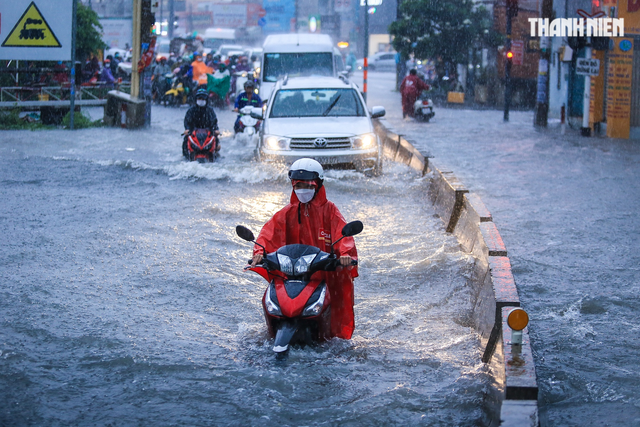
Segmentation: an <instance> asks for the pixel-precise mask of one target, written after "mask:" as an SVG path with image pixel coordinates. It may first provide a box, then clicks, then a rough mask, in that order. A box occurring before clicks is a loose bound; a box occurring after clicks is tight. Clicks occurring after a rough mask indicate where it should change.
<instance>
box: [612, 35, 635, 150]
mask: <svg viewBox="0 0 640 427" xmlns="http://www.w3.org/2000/svg"><path fill="white" fill-rule="evenodd" d="M632 47H633V39H617V40H616V41H615V43H614V49H613V51H612V52H610V54H609V70H608V72H607V73H608V74H607V136H608V137H611V138H627V139H628V138H629V131H630V126H631V75H632V72H633V49H632Z"/></svg>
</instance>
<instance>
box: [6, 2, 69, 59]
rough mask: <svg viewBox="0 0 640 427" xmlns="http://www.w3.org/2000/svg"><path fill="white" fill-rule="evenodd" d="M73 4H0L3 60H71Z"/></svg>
mask: <svg viewBox="0 0 640 427" xmlns="http://www.w3.org/2000/svg"><path fill="white" fill-rule="evenodd" d="M72 11H73V3H72V0H12V1H3V2H2V3H1V4H0V59H16V60H41V61H68V60H70V59H71V18H72Z"/></svg>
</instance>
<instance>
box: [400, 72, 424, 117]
mask: <svg viewBox="0 0 640 427" xmlns="http://www.w3.org/2000/svg"><path fill="white" fill-rule="evenodd" d="M429 88H430V86H429V85H428V84H426V83H425V82H424V81H423V80H422V79H421V78H420V77H418V72H417V71H416V69H415V68H412V69H411V71H409V75H408V76H407V77H405V78H404V80H402V83H401V84H400V94H401V95H402V118H406V117H407V116H409V117H413V116H414V114H413V104H415V102H416V100H417V99H418V97H419V96H420V94H421V93H422V91H423V90H428V89H429Z"/></svg>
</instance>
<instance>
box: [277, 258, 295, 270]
mask: <svg viewBox="0 0 640 427" xmlns="http://www.w3.org/2000/svg"><path fill="white" fill-rule="evenodd" d="M278 263H279V264H280V271H282V272H283V273H284V274H287V275H293V264H292V263H291V258H289V257H288V256H286V255H282V254H278Z"/></svg>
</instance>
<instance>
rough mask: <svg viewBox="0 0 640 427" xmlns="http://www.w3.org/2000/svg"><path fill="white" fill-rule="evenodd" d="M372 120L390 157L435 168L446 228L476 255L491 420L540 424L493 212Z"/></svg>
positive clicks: (433, 195) (476, 298) (421, 168)
mask: <svg viewBox="0 0 640 427" xmlns="http://www.w3.org/2000/svg"><path fill="white" fill-rule="evenodd" d="M374 125H375V128H376V133H377V134H378V136H379V137H380V140H381V141H382V143H383V153H384V155H385V156H386V157H387V158H389V159H391V160H394V161H396V162H401V163H404V164H407V165H409V166H410V167H412V168H413V169H415V170H416V171H417V172H419V173H421V174H422V175H424V174H427V173H429V174H432V176H431V183H430V186H429V194H428V196H429V200H430V201H431V203H432V204H433V206H434V209H435V210H436V213H437V214H438V216H439V217H440V218H441V219H442V220H443V222H444V227H445V229H446V231H447V232H448V233H453V234H454V235H455V236H456V238H457V239H458V241H459V242H460V245H461V247H462V249H463V250H464V251H465V252H468V253H470V254H472V255H473V257H474V259H475V264H474V269H473V274H472V276H471V278H470V279H469V283H470V285H471V287H472V289H473V303H474V310H473V321H474V326H475V328H476V330H477V331H478V334H479V336H480V345H481V349H482V361H483V362H484V363H486V364H487V365H488V367H489V371H490V373H491V375H492V380H493V381H492V384H491V387H490V392H489V393H488V394H487V396H486V398H487V404H488V405H487V406H488V407H489V409H490V412H491V414H490V415H491V416H492V418H494V419H493V421H494V422H495V421H497V424H499V425H501V426H531V427H538V425H539V421H538V402H537V399H538V385H537V382H536V371H535V364H534V361H533V354H532V350H531V342H530V339H529V332H528V329H527V328H525V329H524V330H523V331H522V332H523V336H522V344H516V343H512V340H511V332H510V331H511V329H510V328H509V326H508V325H507V315H508V314H509V312H510V311H511V310H512V309H513V308H514V307H520V299H519V296H518V289H517V287H516V283H515V280H514V278H513V274H512V273H511V262H510V260H509V258H508V254H507V249H506V247H505V245H504V242H503V241H502V238H501V236H500V233H499V232H498V229H497V227H496V225H495V224H494V223H493V217H492V215H491V212H489V210H488V209H487V207H486V206H485V205H484V203H483V202H482V200H481V199H480V197H478V196H477V195H475V194H473V193H471V192H470V191H469V190H468V189H466V188H465V186H464V185H463V184H462V183H461V182H459V181H458V179H457V178H456V177H455V175H454V174H453V172H452V171H450V170H448V169H447V168H444V167H442V166H439V165H436V164H435V163H434V162H433V161H432V160H431V159H429V157H428V156H425V155H423V154H421V153H420V152H419V151H418V150H417V149H416V148H415V146H414V145H413V144H412V143H411V141H410V140H407V139H406V138H404V137H403V136H402V135H401V134H399V133H398V132H396V131H395V130H394V129H393V128H392V127H391V126H389V124H388V123H387V122H386V121H385V120H374ZM493 408H495V409H493ZM496 418H497V420H496Z"/></svg>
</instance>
